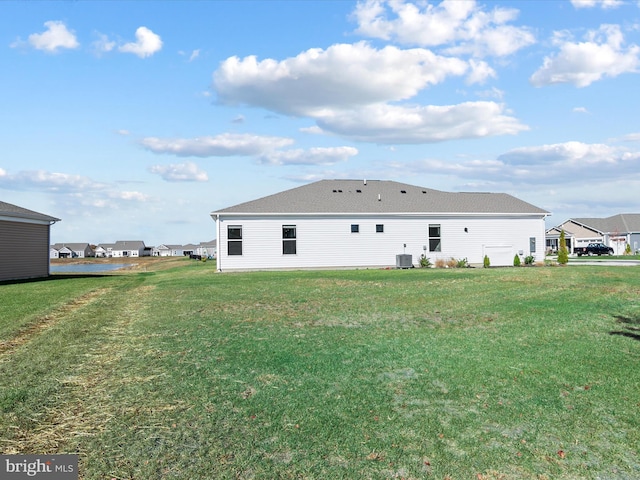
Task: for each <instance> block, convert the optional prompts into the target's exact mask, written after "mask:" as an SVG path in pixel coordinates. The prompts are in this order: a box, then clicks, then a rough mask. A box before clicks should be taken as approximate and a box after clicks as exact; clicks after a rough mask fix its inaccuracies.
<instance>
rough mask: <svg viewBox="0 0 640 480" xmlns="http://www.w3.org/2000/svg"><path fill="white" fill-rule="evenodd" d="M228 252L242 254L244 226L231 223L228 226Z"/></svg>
mask: <svg viewBox="0 0 640 480" xmlns="http://www.w3.org/2000/svg"><path fill="white" fill-rule="evenodd" d="M227 253H228V254H229V255H242V226H240V225H229V226H228V227H227Z"/></svg>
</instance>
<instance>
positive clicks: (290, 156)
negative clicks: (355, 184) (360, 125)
mask: <svg viewBox="0 0 640 480" xmlns="http://www.w3.org/2000/svg"><path fill="white" fill-rule="evenodd" d="M357 154H358V149H356V148H353V147H315V148H310V149H308V150H303V149H291V150H278V151H273V152H268V153H266V154H265V155H262V156H261V157H260V161H261V162H263V163H268V164H270V165H333V164H335V163H338V162H345V161H347V160H348V159H349V158H351V157H353V156H355V155H357Z"/></svg>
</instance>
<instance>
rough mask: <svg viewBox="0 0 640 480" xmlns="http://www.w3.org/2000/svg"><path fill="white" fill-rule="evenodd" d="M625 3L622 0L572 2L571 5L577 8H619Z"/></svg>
mask: <svg viewBox="0 0 640 480" xmlns="http://www.w3.org/2000/svg"><path fill="white" fill-rule="evenodd" d="M623 3H624V2H623V1H622V0H571V4H572V5H573V6H574V7H575V8H593V7H602V8H603V9H607V8H617V7H619V6H620V5H623Z"/></svg>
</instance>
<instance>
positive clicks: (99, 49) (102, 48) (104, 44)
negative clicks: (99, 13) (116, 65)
mask: <svg viewBox="0 0 640 480" xmlns="http://www.w3.org/2000/svg"><path fill="white" fill-rule="evenodd" d="M96 36H97V37H98V39H97V40H94V41H93V42H92V43H91V49H92V50H93V52H94V53H95V54H96V55H102V54H103V53H108V52H110V51H112V50H113V49H114V48H115V47H116V42H114V41H113V40H109V37H107V36H106V35H104V34H103V33H96Z"/></svg>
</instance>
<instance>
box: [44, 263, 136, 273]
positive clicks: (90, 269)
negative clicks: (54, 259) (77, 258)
mask: <svg viewBox="0 0 640 480" xmlns="http://www.w3.org/2000/svg"><path fill="white" fill-rule="evenodd" d="M132 265H133V264H131V263H74V264H72V265H51V266H50V270H51V273H100V272H111V271H113V270H119V269H121V268H125V267H131V266H132Z"/></svg>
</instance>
